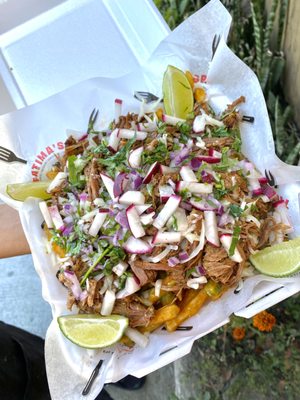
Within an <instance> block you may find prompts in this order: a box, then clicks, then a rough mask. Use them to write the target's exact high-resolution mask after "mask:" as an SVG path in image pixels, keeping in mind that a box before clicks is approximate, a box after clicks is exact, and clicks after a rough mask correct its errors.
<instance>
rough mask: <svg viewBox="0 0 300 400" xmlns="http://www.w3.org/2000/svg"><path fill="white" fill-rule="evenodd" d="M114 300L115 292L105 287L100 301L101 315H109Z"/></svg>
mask: <svg viewBox="0 0 300 400" xmlns="http://www.w3.org/2000/svg"><path fill="white" fill-rule="evenodd" d="M115 301H116V295H115V292H114V291H113V290H111V289H107V291H106V292H105V295H104V298H103V301H102V306H101V311H100V314H101V315H110V314H111V313H112V310H113V308H114V305H115Z"/></svg>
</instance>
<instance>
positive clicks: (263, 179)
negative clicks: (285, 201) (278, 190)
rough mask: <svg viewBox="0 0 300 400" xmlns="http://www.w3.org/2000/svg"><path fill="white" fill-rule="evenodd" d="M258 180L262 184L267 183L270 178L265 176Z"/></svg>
mask: <svg viewBox="0 0 300 400" xmlns="http://www.w3.org/2000/svg"><path fill="white" fill-rule="evenodd" d="M258 181H259V183H260V184H261V185H266V184H267V183H268V179H267V178H266V177H265V176H261V177H260V178H258Z"/></svg>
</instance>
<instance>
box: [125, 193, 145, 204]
mask: <svg viewBox="0 0 300 400" xmlns="http://www.w3.org/2000/svg"><path fill="white" fill-rule="evenodd" d="M119 203H120V204H126V205H128V206H129V205H130V204H134V205H137V204H138V205H142V204H145V196H144V195H143V193H142V192H138V191H137V190H128V191H127V192H125V193H124V194H122V196H121V197H120V198H119Z"/></svg>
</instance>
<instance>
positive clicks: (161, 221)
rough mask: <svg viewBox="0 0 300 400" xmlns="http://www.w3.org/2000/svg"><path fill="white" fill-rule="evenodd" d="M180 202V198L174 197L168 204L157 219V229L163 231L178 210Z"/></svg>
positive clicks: (155, 221)
mask: <svg viewBox="0 0 300 400" xmlns="http://www.w3.org/2000/svg"><path fill="white" fill-rule="evenodd" d="M180 202H181V197H180V196H176V195H172V196H171V197H170V198H169V200H168V201H167V202H166V204H165V205H164V207H163V208H162V210H161V211H160V213H159V214H158V216H157V217H156V218H155V220H154V222H153V226H155V228H157V229H161V228H162V227H163V226H164V225H165V224H166V222H167V221H168V219H169V218H170V217H171V215H173V214H174V212H175V211H176V210H177V208H178V206H179V204H180Z"/></svg>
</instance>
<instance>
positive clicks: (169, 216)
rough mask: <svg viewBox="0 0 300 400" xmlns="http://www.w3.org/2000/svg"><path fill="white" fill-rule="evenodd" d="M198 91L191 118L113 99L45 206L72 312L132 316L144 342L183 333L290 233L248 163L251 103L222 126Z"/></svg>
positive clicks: (68, 145) (63, 165) (280, 208)
mask: <svg viewBox="0 0 300 400" xmlns="http://www.w3.org/2000/svg"><path fill="white" fill-rule="evenodd" d="M190 76H191V74H188V78H189V79H190ZM194 81H196V82H194V83H192V82H191V85H192V88H193V93H194V106H193V110H192V112H191V113H190V114H189V115H187V118H186V119H182V118H177V117H175V116H171V115H167V114H166V111H165V109H164V108H163V107H164V106H163V104H162V103H159V102H156V103H153V104H152V106H151V107H149V106H148V108H147V112H146V111H145V109H146V108H145V106H144V104H142V106H141V111H140V112H139V113H138V114H137V113H128V114H127V115H122V101H121V100H119V99H116V101H115V118H114V120H113V121H112V122H111V124H110V126H109V128H108V129H107V130H105V131H97V130H96V129H95V124H94V123H95V119H96V118H95V112H94V113H93V115H92V118H91V119H90V122H89V126H88V129H87V134H85V135H84V136H82V137H80V138H78V137H76V135H74V136H70V137H68V139H67V140H66V142H65V151H64V154H63V155H62V156H61V157H60V158H59V159H58V161H57V163H56V164H55V165H54V166H53V168H52V170H51V171H49V173H48V175H49V177H51V179H53V180H52V182H51V183H50V185H49V188H48V191H49V192H50V193H51V199H50V200H48V201H43V202H41V203H40V210H41V212H42V214H43V216H44V220H45V223H44V230H45V231H46V235H47V238H48V241H49V244H50V246H51V251H54V252H55V253H56V255H57V278H58V280H59V281H60V282H61V283H62V284H63V285H64V286H65V287H66V297H67V307H68V308H69V309H70V310H71V309H73V310H74V309H77V310H78V311H79V313H90V314H98V315H99V314H100V315H102V316H109V315H113V314H117V315H122V316H125V317H127V318H128V321H129V327H130V328H133V330H136V331H138V332H137V336H139V334H140V333H142V334H145V333H147V332H152V331H154V330H155V329H157V328H160V327H164V328H166V329H167V331H169V332H172V331H174V330H176V329H178V327H179V326H182V324H183V323H184V322H185V323H186V320H187V319H188V318H190V317H191V316H193V315H195V314H196V313H197V312H198V311H199V310H200V308H201V306H202V305H203V304H204V303H205V302H207V301H210V300H215V299H218V298H219V297H220V296H221V295H222V294H223V293H224V292H225V291H226V290H227V289H228V288H232V287H236V286H237V285H238V283H239V282H241V281H242V280H243V278H245V277H247V276H250V275H253V274H254V269H253V267H252V266H251V264H250V262H249V257H250V255H251V254H253V253H255V252H256V251H257V250H260V249H263V248H265V247H267V246H270V245H272V244H276V243H280V242H282V241H284V240H286V239H287V233H289V232H290V231H291V230H292V227H291V224H290V221H289V218H288V215H287V203H286V202H285V201H284V200H283V199H281V198H279V196H278V195H277V193H276V191H275V190H274V189H273V187H272V186H270V185H269V183H268V180H267V179H266V177H264V176H262V175H261V174H260V173H259V172H258V171H257V170H256V169H255V166H254V165H253V164H252V163H251V162H250V161H249V160H247V159H246V158H245V156H244V155H243V154H242V153H241V138H240V131H239V126H240V124H241V123H246V122H242V115H240V113H239V111H238V109H237V107H238V106H239V104H241V103H244V102H245V101H246V99H245V98H244V97H243V96H242V97H240V98H239V99H237V100H236V101H234V102H233V103H232V104H230V105H228V106H227V108H226V109H225V110H224V112H223V113H221V114H220V115H217V114H216V113H215V112H214V111H213V109H212V108H211V107H210V105H209V104H208V99H207V96H206V91H205V84H202V83H201V82H197V78H195V77H194ZM187 325H191V324H188V323H187ZM124 341H125V340H124Z"/></svg>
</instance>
